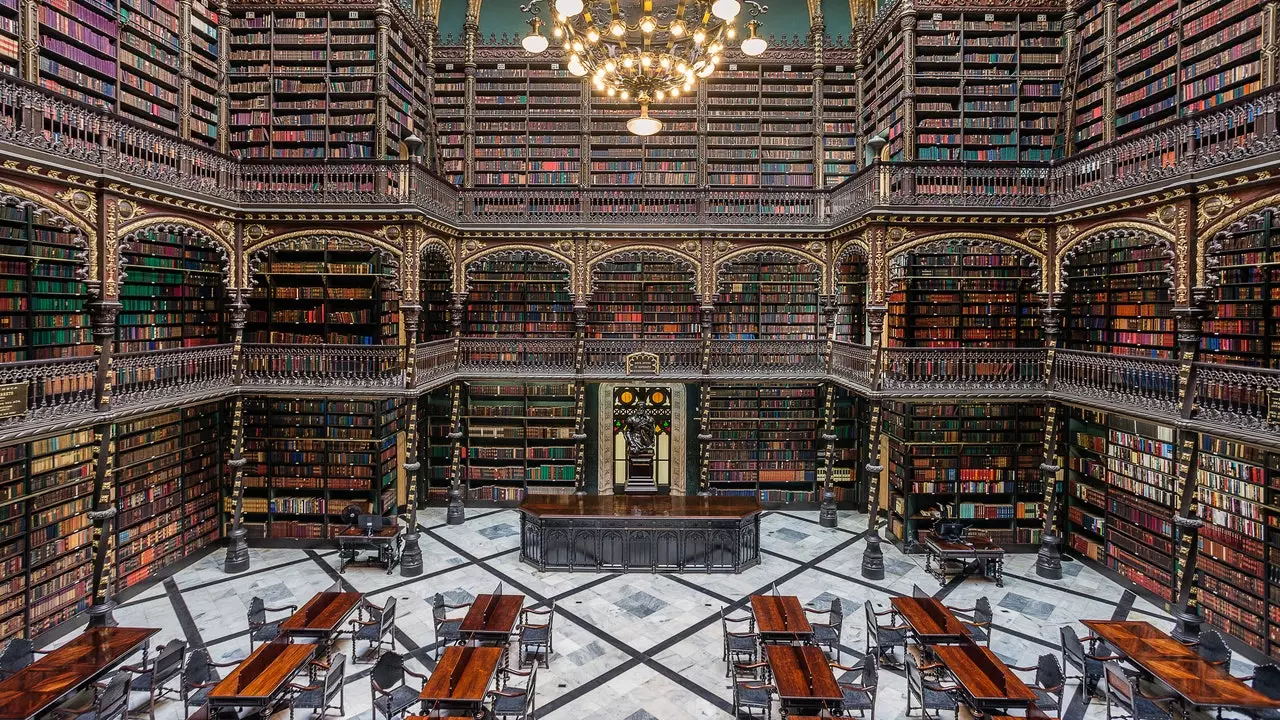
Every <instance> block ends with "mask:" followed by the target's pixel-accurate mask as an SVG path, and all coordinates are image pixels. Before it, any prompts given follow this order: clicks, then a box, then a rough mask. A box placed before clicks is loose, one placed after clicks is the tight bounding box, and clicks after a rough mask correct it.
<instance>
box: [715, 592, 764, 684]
mask: <svg viewBox="0 0 1280 720" xmlns="http://www.w3.org/2000/svg"><path fill="white" fill-rule="evenodd" d="M744 627H745V628H746V629H745V630H743V629H741V628H744ZM720 630H721V632H723V633H724V648H723V652H722V653H721V659H723V660H724V662H725V668H724V674H725V677H729V676H730V675H732V674H733V666H734V664H735V663H754V662H756V661H757V660H759V659H760V635H759V634H758V633H757V632H756V619H755V617H754V616H753V615H750V614H747V615H743V616H740V617H730V616H729V614H728V611H727V610H726V609H725V608H723V607H722V608H720Z"/></svg>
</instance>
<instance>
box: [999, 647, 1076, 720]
mask: <svg viewBox="0 0 1280 720" xmlns="http://www.w3.org/2000/svg"><path fill="white" fill-rule="evenodd" d="M1009 669H1011V670H1021V671H1023V672H1031V671H1033V670H1034V671H1035V673H1036V676H1035V680H1034V681H1033V684H1032V685H1031V692H1033V693H1035V694H1036V707H1037V708H1039V709H1041V710H1043V711H1044V712H1045V713H1046V714H1052V715H1054V716H1055V717H1056V716H1058V715H1060V714H1061V713H1062V696H1063V694H1064V693H1063V691H1064V689H1065V688H1066V684H1067V678H1066V676H1065V675H1063V674H1062V666H1061V665H1059V664H1058V658H1057V657H1055V656H1054V655H1053V653H1045V654H1044V655H1041V656H1040V659H1039V661H1038V662H1037V663H1036V664H1035V665H1032V666H1029V667H1018V666H1017V665H1010V666H1009Z"/></svg>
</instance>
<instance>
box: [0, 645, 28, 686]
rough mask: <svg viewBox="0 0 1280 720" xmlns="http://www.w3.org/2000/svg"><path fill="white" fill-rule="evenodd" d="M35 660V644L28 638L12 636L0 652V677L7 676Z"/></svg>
mask: <svg viewBox="0 0 1280 720" xmlns="http://www.w3.org/2000/svg"><path fill="white" fill-rule="evenodd" d="M35 661H36V646H35V643H33V642H31V641H30V640H24V639H22V638H14V639H12V640H10V641H9V642H8V643H6V644H5V646H4V650H3V651H2V652H0V677H8V676H10V675H12V674H14V673H16V672H18V671H19V670H21V669H22V668H24V667H26V666H28V665H30V664H31V663H33V662H35Z"/></svg>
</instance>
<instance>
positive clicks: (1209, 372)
mask: <svg viewBox="0 0 1280 720" xmlns="http://www.w3.org/2000/svg"><path fill="white" fill-rule="evenodd" d="M1194 392H1195V401H1196V413H1195V415H1194V417H1196V418H1198V419H1201V420H1205V421H1207V422H1213V423H1220V424H1223V425H1229V426H1232V427H1239V428H1248V429H1250V430H1256V431H1262V432H1280V425H1272V424H1268V422H1267V416H1268V412H1269V410H1268V408H1269V405H1270V403H1272V402H1276V403H1280V370H1268V369H1264V368H1250V367H1238V366H1235V365H1221V364H1218V363H1196V365H1195V384H1194ZM1273 395H1274V396H1275V399H1274V400H1272V396H1273ZM1277 410H1280V407H1278V408H1277Z"/></svg>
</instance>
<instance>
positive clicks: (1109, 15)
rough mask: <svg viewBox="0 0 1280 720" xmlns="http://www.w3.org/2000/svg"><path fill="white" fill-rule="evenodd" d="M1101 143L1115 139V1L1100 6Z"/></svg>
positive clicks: (1110, 0) (1108, 0) (1111, 0)
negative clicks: (1101, 39)
mask: <svg viewBox="0 0 1280 720" xmlns="http://www.w3.org/2000/svg"><path fill="white" fill-rule="evenodd" d="M1102 16H1103V19H1102V25H1103V33H1104V37H1103V43H1102V63H1103V68H1104V69H1103V74H1102V142H1104V143H1109V142H1111V141H1113V140H1115V139H1116V53H1117V51H1118V48H1117V46H1116V0H1105V1H1104V2H1103V4H1102Z"/></svg>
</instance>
